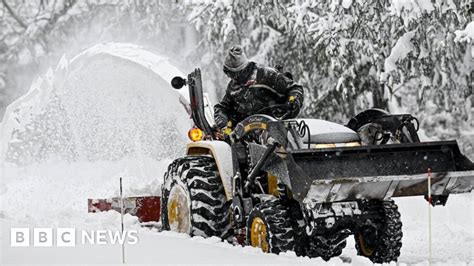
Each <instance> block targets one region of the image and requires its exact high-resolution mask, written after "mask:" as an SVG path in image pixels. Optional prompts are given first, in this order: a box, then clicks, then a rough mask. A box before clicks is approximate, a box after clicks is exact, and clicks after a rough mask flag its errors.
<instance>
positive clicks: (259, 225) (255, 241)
mask: <svg viewBox="0 0 474 266" xmlns="http://www.w3.org/2000/svg"><path fill="white" fill-rule="evenodd" d="M250 244H251V245H252V247H259V248H261V249H262V251H263V252H265V253H268V252H269V245H268V241H267V226H266V225H265V222H264V221H263V220H262V219H261V218H260V217H255V218H254V219H253V221H252V225H251V230H250Z"/></svg>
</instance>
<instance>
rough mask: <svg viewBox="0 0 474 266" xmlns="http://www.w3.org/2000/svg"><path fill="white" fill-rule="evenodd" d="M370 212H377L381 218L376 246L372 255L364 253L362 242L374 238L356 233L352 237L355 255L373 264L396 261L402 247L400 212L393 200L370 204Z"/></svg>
mask: <svg viewBox="0 0 474 266" xmlns="http://www.w3.org/2000/svg"><path fill="white" fill-rule="evenodd" d="M369 208H370V209H371V211H378V212H379V213H380V215H381V217H382V220H381V221H380V223H381V224H379V228H380V229H379V230H378V231H377V232H376V235H377V237H376V240H375V241H376V242H375V243H376V244H375V245H373V246H374V247H370V249H372V253H371V254H370V252H369V253H367V248H366V251H364V248H363V245H366V244H365V243H364V241H363V240H361V239H366V238H368V237H374V235H373V234H371V235H367V234H364V233H361V232H360V233H356V234H355V235H354V238H355V243H356V249H357V254H358V255H361V256H364V257H367V258H369V259H370V260H371V261H372V262H374V263H389V262H391V261H397V259H398V257H399V256H400V249H401V247H402V237H403V233H402V222H401V220H400V212H399V211H398V206H397V204H395V202H394V201H393V200H388V201H382V202H377V203H375V204H374V203H372V204H371V206H369Z"/></svg>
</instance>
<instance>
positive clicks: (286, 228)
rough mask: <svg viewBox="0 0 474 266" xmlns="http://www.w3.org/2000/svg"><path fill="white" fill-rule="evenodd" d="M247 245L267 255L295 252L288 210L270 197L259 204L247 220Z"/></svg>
mask: <svg viewBox="0 0 474 266" xmlns="http://www.w3.org/2000/svg"><path fill="white" fill-rule="evenodd" d="M247 244H248V245H250V246H253V247H257V248H260V249H262V251H263V252H266V253H276V254H278V253H280V252H285V251H288V250H293V246H294V233H293V227H292V223H291V220H290V217H289V214H288V208H287V207H286V206H284V205H283V204H282V203H281V202H280V201H279V200H278V199H277V198H275V197H270V198H268V199H266V200H264V201H262V202H261V203H259V204H257V205H256V206H255V207H254V208H253V210H252V211H251V212H250V215H249V218H248V220H247Z"/></svg>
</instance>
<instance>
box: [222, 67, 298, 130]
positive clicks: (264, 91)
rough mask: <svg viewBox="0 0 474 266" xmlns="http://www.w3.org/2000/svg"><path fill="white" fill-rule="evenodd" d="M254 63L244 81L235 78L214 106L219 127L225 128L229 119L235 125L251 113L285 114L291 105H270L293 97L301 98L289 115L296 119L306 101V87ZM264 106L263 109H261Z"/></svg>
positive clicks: (282, 102)
mask: <svg viewBox="0 0 474 266" xmlns="http://www.w3.org/2000/svg"><path fill="white" fill-rule="evenodd" d="M250 64H252V65H250V71H249V73H250V74H249V75H248V77H247V78H246V79H244V80H241V82H236V81H235V80H231V81H230V82H229V84H228V85H227V90H226V93H225V95H224V98H223V99H222V100H221V101H220V102H219V103H218V104H216V105H215V106H214V118H215V122H216V125H217V126H218V127H219V128H224V127H225V126H226V125H227V121H229V120H230V121H232V125H233V126H235V125H236V124H237V123H238V122H240V121H242V120H243V119H245V118H246V117H248V116H251V115H254V114H267V115H270V116H281V115H283V114H284V113H286V112H287V111H288V109H287V108H278V110H275V108H273V111H272V108H266V107H269V106H271V105H275V104H280V105H283V106H285V104H286V103H287V102H288V99H289V97H290V96H294V97H295V98H296V101H298V106H297V108H296V109H295V110H293V111H292V112H291V114H290V116H289V117H287V118H295V117H296V116H297V115H298V113H299V111H300V110H299V109H300V108H299V107H301V104H302V103H303V87H302V86H301V85H299V84H297V83H296V82H294V81H293V80H291V79H289V78H288V77H286V76H285V75H283V74H282V73H280V72H278V71H276V70H275V69H273V68H269V67H264V66H260V65H257V64H255V63H253V62H251V63H250ZM263 108H266V109H264V110H263V111H261V110H262V109H263Z"/></svg>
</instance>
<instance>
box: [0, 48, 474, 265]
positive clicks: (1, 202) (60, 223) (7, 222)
mask: <svg viewBox="0 0 474 266" xmlns="http://www.w3.org/2000/svg"><path fill="white" fill-rule="evenodd" d="M109 45H110V47H109V48H110V50H111V51H117V50H116V49H115V48H114V47H121V48H120V49H125V50H126V51H127V54H128V56H130V58H133V57H134V56H133V55H134V54H135V53H136V54H137V57H138V58H142V59H143V58H145V59H146V58H149V57H148V56H151V55H149V54H147V53H140V49H139V48H138V47H134V46H131V45H128V47H129V49H126V48H124V47H125V46H127V45H118V44H113V45H112V44H109ZM99 48H100V49H102V52H98V53H94V55H93V56H91V54H88V53H87V52H86V53H84V54H83V55H82V56H79V57H77V58H75V59H74V62H77V63H74V64H72V63H71V62H70V61H68V60H67V59H65V58H64V59H63V60H61V63H60V66H59V67H58V68H57V69H56V70H55V71H51V72H50V73H49V75H50V76H49V77H46V79H43V81H38V82H37V84H34V85H33V86H32V90H30V92H29V93H28V94H27V95H26V96H25V97H24V98H22V99H23V100H21V101H17V102H16V104H15V105H14V108H9V109H8V110H10V113H8V114H6V116H5V117H6V120H5V119H4V121H3V123H4V126H5V127H4V128H3V131H2V147H5V146H8V145H10V142H12V141H13V143H22V141H25V138H26V136H27V134H26V135H25V134H24V135H13V137H12V138H10V136H6V135H5V132H7V133H11V132H12V131H15V132H20V131H21V130H31V128H33V129H34V127H33V126H32V124H30V123H26V122H25V121H27V120H28V119H29V120H28V121H29V122H31V121H36V120H37V119H39V118H38V117H36V116H35V114H38V113H41V112H42V111H41V110H42V108H44V106H48V104H50V101H51V98H49V97H50V96H51V93H49V94H48V93H46V92H45V91H55V92H58V93H59V92H61V91H62V93H64V94H61V95H63V96H64V97H65V98H61V99H65V102H66V103H65V104H64V106H65V107H63V108H64V109H66V110H67V111H65V113H66V115H65V117H66V118H64V120H54V119H51V120H50V121H49V122H48V123H50V124H48V125H50V126H51V125H55V124H54V122H55V121H56V123H63V122H64V121H66V122H67V121H68V119H67V118H69V117H70V116H73V117H74V118H76V119H79V121H80V119H83V115H84V112H85V111H87V110H90V111H94V112H98V113H99V114H103V116H102V117H103V118H104V117H105V118H108V116H107V115H111V114H112V113H113V112H112V110H115V111H116V112H119V113H120V115H121V117H120V118H121V119H118V117H117V120H113V118H114V116H112V118H108V119H111V120H113V121H114V122H117V123H119V121H123V120H125V122H123V123H124V124H125V125H130V124H133V123H132V122H127V121H126V120H127V114H128V115H131V116H133V115H134V114H135V109H133V108H131V109H127V104H125V103H123V102H120V101H123V98H122V97H119V96H117V94H118V95H123V96H126V97H128V99H129V100H130V101H131V102H134V101H138V100H137V98H139V99H142V100H143V101H145V100H144V99H143V98H145V99H147V98H150V99H151V100H150V102H147V104H148V105H147V107H148V108H152V109H153V108H154V107H153V105H152V103H162V102H160V101H159V97H158V98H157V97H155V95H154V94H153V90H152V89H151V88H152V87H153V88H156V89H160V93H159V94H160V96H166V99H167V101H168V102H169V104H163V105H160V104H157V106H158V107H156V108H157V109H160V108H162V109H161V111H160V112H158V111H157V112H156V113H151V114H156V119H157V120H159V121H160V122H161V123H170V124H176V125H179V126H182V125H186V126H187V123H188V122H189V121H188V117H187V115H184V114H183V116H182V115H180V112H181V111H179V110H181V109H180V108H181V106H180V104H179V103H178V102H177V101H178V98H179V97H178V96H176V97H174V96H173V95H175V94H173V93H171V92H169V91H166V90H165V89H163V90H161V88H164V86H165V81H166V80H164V79H160V78H159V77H158V76H159V75H156V76H155V74H153V73H156V72H154V71H152V72H150V71H148V70H146V69H147V68H146V67H145V68H144V66H143V65H137V63H136V62H138V61H133V60H129V59H130V58H129V59H124V58H123V57H122V56H119V57H120V60H119V59H117V56H112V55H111V54H112V53H109V52H108V49H107V48H106V47H100V46H99V47H96V48H94V49H99ZM121 54H122V53H121ZM144 55H147V56H145V57H142V56H144ZM81 58H82V59H84V60H82V59H81ZM76 60H77V61H76ZM79 66H80V67H79ZM152 67H153V66H152ZM65 68H67V70H65ZM82 68H85V69H82ZM104 68H108V71H105V70H104ZM58 69H63V70H58ZM148 69H149V68H148ZM113 70H117V71H118V72H114V71H113ZM157 71H158V70H157ZM144 72H145V74H144ZM117 73H118V74H117ZM119 74H120V75H119ZM61 75H62V76H61ZM95 75H97V76H95ZM133 75H136V80H133ZM59 76H61V77H64V79H59V78H58V77H59ZM150 77H151V78H150ZM127 79H129V80H128V81H127ZM44 80H47V82H46V83H43V82H45V81H44ZM48 80H49V81H48ZM58 81H61V82H58ZM73 81H74V82H76V83H74V82H73ZM107 82H108V83H110V84H113V89H116V90H113V89H112V88H106V86H104V85H105V84H106V83H107ZM79 83H80V84H84V85H83V86H79V85H77V84H79ZM148 83H150V84H148ZM52 84H54V85H52ZM64 84H69V85H68V86H71V88H73V89H72V91H73V92H71V95H70V96H68V97H66V96H67V95H69V94H68V93H65V92H64V91H65V90H64V89H63V90H61V88H66V87H67V86H65V85H64ZM121 84H128V85H127V86H129V87H128V88H129V89H130V88H134V90H133V91H131V92H129V91H128V90H127V89H126V88H125V87H126V86H123V87H121V86H122V85H121ZM51 85H52V86H51ZM89 86H90V87H89ZM96 86H99V87H100V86H103V88H104V89H105V90H106V91H100V90H99V89H97V88H96ZM143 87H147V88H149V89H147V90H143ZM81 92H82V93H81ZM74 93H75V94H74ZM89 93H91V94H93V95H100V97H99V99H102V97H106V96H108V97H112V99H110V100H107V101H105V102H97V101H98V100H97V99H94V97H86V96H87V94H89ZM114 95H115V96H114ZM173 100H174V102H173ZM48 101H49V102H48ZM67 101H70V103H67ZM94 101H95V103H96V104H99V103H100V106H91V102H94ZM81 108H84V109H85V110H82V112H81ZM121 108H125V110H128V111H130V112H120V111H121ZM103 109H105V110H103ZM109 109H110V112H109ZM61 110H62V109H61ZM153 110H154V109H153ZM136 112H137V113H139V112H144V114H143V115H142V118H143V119H144V120H143V122H149V120H148V119H149V118H150V117H149V115H150V114H148V113H147V110H146V109H139V110H137V111H136ZM165 112H168V114H169V113H173V112H176V113H175V114H174V115H175V116H173V120H172V121H168V120H166V119H163V117H162V116H161V115H160V114H163V113H165ZM71 113H72V114H73V115H71ZM28 114H31V115H28ZM84 116H85V117H88V118H91V119H94V115H93V114H91V113H88V115H87V116H86V115H84ZM117 116H118V114H117ZM42 118H44V119H48V116H43V117H42ZM105 118H104V119H103V120H102V121H101V123H103V121H109V120H107V119H105ZM130 119H131V118H130ZM40 120H41V119H40ZM14 121H17V123H15V122H14ZM40 122H41V121H40ZM75 123H78V124H74V123H72V124H73V127H75V130H77V131H74V130H71V132H73V133H74V134H75V137H76V139H75V141H76V145H82V146H81V147H84V148H83V149H84V150H86V151H79V152H77V153H81V152H83V153H82V155H81V156H78V157H74V158H73V159H74V160H72V159H69V160H65V159H64V158H63V157H61V156H60V155H61V154H59V155H58V154H56V155H57V156H56V157H54V156H52V154H54V153H53V152H54V151H55V150H54V149H53V152H51V153H50V154H49V155H50V156H47V157H45V160H42V161H35V162H34V163H31V164H27V165H15V164H14V163H13V162H11V161H6V160H5V157H2V161H1V167H2V169H1V172H0V173H1V176H0V265H7V264H17V263H22V264H28V265H32V264H48V265H49V264H53V263H54V264H60V265H63V264H71V263H79V264H102V263H108V264H119V263H121V247H120V245H115V244H107V245H91V244H86V245H82V244H80V243H78V244H77V245H76V246H75V247H56V246H53V247H31V246H30V247H11V246H10V229H11V228H18V227H26V228H33V227H47V228H53V229H56V228H64V227H68V228H75V229H76V232H78V231H80V230H88V231H90V230H99V229H104V230H120V215H119V213H116V212H114V211H110V212H104V213H95V214H93V213H87V198H107V197H111V196H116V195H118V193H119V188H118V179H119V177H123V183H124V189H125V194H126V195H156V194H159V186H160V184H161V182H162V176H163V173H164V171H165V170H166V167H167V165H168V164H169V163H170V162H171V159H172V156H175V155H174V153H175V152H176V150H177V149H183V150H184V145H180V144H179V141H178V139H176V140H169V139H166V140H162V141H161V142H159V143H160V144H159V145H156V146H153V145H151V147H152V149H151V151H153V149H156V148H161V147H173V148H174V149H173V150H171V151H170V154H169V156H160V157H159V156H153V153H152V152H150V153H148V152H145V151H144V150H145V149H144V148H143V149H142V150H141V152H138V151H136V152H131V153H125V154H124V155H123V156H121V157H120V158H112V159H110V158H109V159H107V156H103V157H101V156H95V157H94V156H91V157H88V156H85V155H87V154H89V155H91V154H92V155H94V153H93V152H91V150H88V147H89V146H87V145H85V144H84V138H82V137H81V136H82V135H81V133H78V132H84V131H81V130H86V128H87V127H89V126H90V125H89V124H88V123H79V122H77V121H75ZM127 123H129V124H127ZM99 124H100V123H98V124H94V125H99ZM33 125H38V124H33ZM61 125H63V124H61ZM67 125H69V124H67ZM109 126H111V124H109ZM142 126H143V124H142ZM28 128H30V129H28ZM46 128H48V127H46ZM55 128H57V127H54V126H51V127H49V129H50V130H53V129H55ZM108 129H109V128H107V127H104V128H102V130H105V131H106V130H108ZM187 129H188V128H187V127H186V128H184V129H182V130H187ZM176 130H178V131H179V132H178V133H177V134H176V138H178V134H181V133H182V132H181V129H180V128H177V129H176ZM53 131H54V130H53ZM56 132H57V131H56ZM113 132H114V135H113V136H114V137H119V138H120V137H123V136H124V135H125V136H126V135H127V134H128V132H127V131H126V130H117V131H113ZM139 133H140V132H139V131H138V133H137V134H138V135H139ZM96 134H99V132H96ZM18 136H20V137H23V139H21V138H18ZM40 136H41V135H40ZM51 136H55V135H54V134H50V135H48V134H45V135H43V137H44V138H41V137H39V138H38V137H37V138H33V140H35V141H37V142H41V141H43V140H45V139H46V140H47V138H51ZM86 137H88V138H94V139H95V141H96V142H97V143H98V145H99V146H101V145H102V146H103V145H105V144H104V143H103V142H101V141H102V140H103V139H102V138H101V137H97V135H94V134H89V135H86ZM148 137H149V138H152V137H156V138H158V139H159V135H157V136H148ZM53 139H54V138H53ZM105 139H106V140H107V138H105ZM124 139H125V140H124V141H126V140H127V138H124ZM137 139H138V140H137ZM137 139H135V141H134V145H137V146H138V147H140V145H142V144H143V143H145V144H146V143H151V144H153V142H151V141H150V142H146V139H145V140H143V141H141V140H140V139H139V138H137ZM6 141H8V143H5V142H6ZM15 141H16V142H15ZM85 142H86V143H87V141H85ZM29 143H33V144H34V143H36V142H34V141H30V142H29ZM41 143H42V144H43V145H46V144H48V143H54V142H47V141H46V142H44V141H43V142H41ZM45 143H46V144H45ZM65 143H67V142H65ZM7 144H8V145H7ZM119 144H122V143H117V145H119ZM33 146H34V145H33ZM40 146H41V145H40ZM52 147H58V146H54V145H53V146H52ZM27 148H28V147H27ZM120 148H121V147H115V146H111V147H110V149H111V150H114V149H116V150H119V149H120ZM25 149H26V148H25ZM138 150H140V149H138ZM74 151H76V150H74ZM87 151H88V152H89V153H87ZM150 154H151V155H150ZM93 157H94V158H93ZM396 202H397V203H398V204H399V207H400V212H401V214H402V221H403V225H404V238H403V247H402V250H401V257H400V258H399V264H398V265H428V227H427V226H428V217H427V214H428V209H427V203H426V202H425V201H424V200H423V199H422V198H401V199H397V200H396ZM432 214H433V220H432V226H433V230H432V231H433V265H474V194H473V193H471V194H464V195H452V196H450V198H449V200H448V203H447V206H446V207H436V208H433V209H432ZM124 223H125V229H126V230H132V229H135V230H138V233H139V234H138V236H139V241H138V244H136V245H126V246H125V258H126V262H127V263H133V264H137V263H146V264H154V265H157V264H158V265H161V264H189V265H196V264H219V265H222V264H227V265H229V264H232V265H236V264H238V265H343V264H345V265H347V264H352V265H372V263H371V262H370V261H369V260H368V259H366V258H363V257H359V256H357V255H356V251H355V248H354V240H353V238H352V237H349V238H348V244H347V247H346V248H345V249H344V251H343V255H342V256H341V257H338V258H333V259H331V260H330V261H329V262H324V261H323V260H321V259H319V258H315V259H309V258H307V257H302V258H301V257H299V258H298V257H296V255H295V254H294V253H293V252H287V253H284V254H280V255H274V254H263V253H262V252H261V251H259V250H257V249H254V248H251V247H240V246H232V245H230V244H227V243H223V242H221V241H220V240H219V239H216V238H210V239H203V238H200V237H193V238H191V237H189V236H186V235H182V234H177V233H172V232H157V230H156V229H148V228H143V227H140V225H139V224H138V221H137V218H136V217H133V216H130V215H125V220H124ZM391 265H396V264H395V263H392V264H391Z"/></svg>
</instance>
